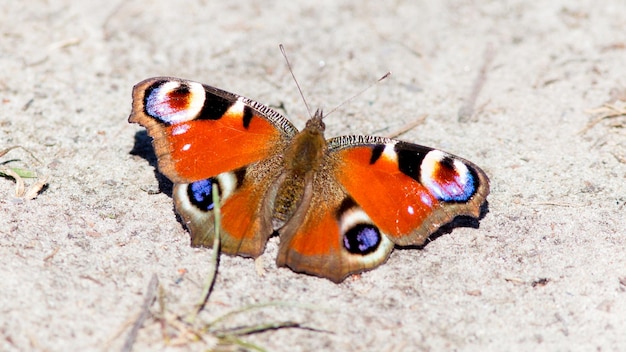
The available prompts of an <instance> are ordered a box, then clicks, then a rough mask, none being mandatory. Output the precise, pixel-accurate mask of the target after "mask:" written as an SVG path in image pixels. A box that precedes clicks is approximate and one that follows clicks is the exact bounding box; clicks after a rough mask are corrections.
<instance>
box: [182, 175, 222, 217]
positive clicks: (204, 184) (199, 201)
mask: <svg viewBox="0 0 626 352" xmlns="http://www.w3.org/2000/svg"><path fill="white" fill-rule="evenodd" d="M214 182H217V180H216V179H214V178H208V179H206V180H201V181H196V182H193V183H190V184H189V185H188V186H187V196H188V197H189V201H190V202H191V204H193V205H194V206H195V207H197V208H198V209H200V210H202V211H209V210H213V207H214V204H213V183H214ZM218 186H219V183H218ZM218 188H219V187H218Z"/></svg>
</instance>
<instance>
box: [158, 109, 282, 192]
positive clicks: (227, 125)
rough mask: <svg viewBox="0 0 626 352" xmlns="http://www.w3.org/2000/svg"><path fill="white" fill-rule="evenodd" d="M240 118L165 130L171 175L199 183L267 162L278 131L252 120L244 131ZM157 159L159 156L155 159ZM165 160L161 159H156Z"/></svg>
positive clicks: (265, 121)
mask: <svg viewBox="0 0 626 352" xmlns="http://www.w3.org/2000/svg"><path fill="white" fill-rule="evenodd" d="M242 118H243V117H242V114H227V115H224V117H222V118H221V119H219V120H193V121H189V122H183V123H180V124H176V125H173V126H168V127H167V128H166V132H165V135H166V136H169V137H167V140H168V142H169V146H168V150H166V151H164V152H165V153H166V155H171V160H172V162H173V163H174V168H175V172H176V174H177V175H178V176H179V177H182V178H184V179H186V180H201V179H205V178H209V177H212V176H215V175H218V174H220V173H222V172H226V171H230V170H234V169H237V168H240V167H242V166H245V165H248V164H251V163H253V162H256V161H259V160H263V159H265V158H267V157H268V156H269V155H270V153H272V152H273V148H274V147H275V145H276V143H277V141H279V139H280V131H279V130H278V129H276V127H274V126H273V125H272V124H271V123H270V122H269V121H267V120H265V119H262V118H260V117H258V116H253V117H252V119H251V121H250V124H249V126H248V128H245V127H244V126H243V120H242ZM159 158H161V155H159ZM160 160H165V159H160Z"/></svg>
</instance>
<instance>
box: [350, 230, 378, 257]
mask: <svg viewBox="0 0 626 352" xmlns="http://www.w3.org/2000/svg"><path fill="white" fill-rule="evenodd" d="M380 242H381V236H380V232H379V231H378V228H377V227H376V226H373V225H369V224H357V225H356V226H354V227H352V228H351V229H350V230H348V231H347V232H346V233H345V234H344V236H343V246H344V247H345V248H346V249H347V250H348V252H350V253H353V254H361V255H366V254H369V253H371V252H373V251H375V250H376V248H378V245H379V244H380Z"/></svg>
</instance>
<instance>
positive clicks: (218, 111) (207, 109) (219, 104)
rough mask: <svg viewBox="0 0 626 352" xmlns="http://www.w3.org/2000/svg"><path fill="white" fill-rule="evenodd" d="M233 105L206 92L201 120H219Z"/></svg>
mask: <svg viewBox="0 0 626 352" xmlns="http://www.w3.org/2000/svg"><path fill="white" fill-rule="evenodd" d="M231 105H233V103H232V102H231V101H229V100H228V99H224V98H222V97H219V96H217V95H215V94H211V93H209V92H206V98H205V99H204V106H203V107H202V111H201V112H200V116H199V117H198V118H199V119H201V120H219V119H220V118H222V116H223V115H224V114H225V113H226V111H228V108H230V107H231Z"/></svg>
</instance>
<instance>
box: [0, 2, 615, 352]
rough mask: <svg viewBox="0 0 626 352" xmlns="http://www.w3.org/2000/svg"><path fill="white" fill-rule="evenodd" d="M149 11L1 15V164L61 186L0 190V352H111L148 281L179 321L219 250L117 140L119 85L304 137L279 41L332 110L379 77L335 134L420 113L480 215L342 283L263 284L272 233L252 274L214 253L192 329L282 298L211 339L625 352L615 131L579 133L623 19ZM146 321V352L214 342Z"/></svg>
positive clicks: (130, 131) (131, 141) (372, 8)
mask: <svg viewBox="0 0 626 352" xmlns="http://www.w3.org/2000/svg"><path fill="white" fill-rule="evenodd" d="M379 3H380V4H379ZM147 4H148V3H147V2H140V1H118V2H116V3H114V2H104V1H101V2H96V1H93V2H87V1H85V2H77V1H76V2H72V1H69V0H66V1H63V0H50V1H5V2H4V3H3V4H2V5H0V8H1V9H2V11H0V23H1V24H0V28H1V30H2V32H1V35H2V36H1V40H0V93H1V98H2V101H1V103H0V134H1V140H0V141H1V143H0V148H3V147H7V146H12V145H20V146H23V147H25V148H27V149H28V150H30V151H31V152H32V153H33V154H34V155H35V156H36V157H37V158H38V159H40V160H41V161H42V163H41V164H37V162H36V161H35V160H33V159H32V158H31V157H30V156H29V155H28V153H26V152H24V151H21V150H13V151H11V152H10V153H9V154H7V155H5V156H4V157H1V158H0V160H1V161H7V160H12V159H20V160H19V161H14V162H12V163H11V164H10V165H11V166H22V167H28V168H32V169H35V170H37V171H38V172H39V173H40V174H42V175H50V176H51V177H52V178H51V180H50V183H49V186H48V188H47V189H45V191H44V192H43V193H42V194H40V195H39V197H38V198H36V199H34V200H29V201H20V200H18V199H16V198H15V197H14V196H13V193H14V183H13V182H12V180H11V179H5V178H3V179H0V195H1V197H0V217H1V223H0V258H1V259H0V265H1V267H2V273H1V274H0V292H1V294H0V350H3V351H12V350H44V351H66V350H70V349H74V350H83V351H86V350H96V351H98V350H120V348H121V347H122V344H123V343H124V339H125V338H126V336H127V334H128V331H129V330H130V326H129V324H128V322H129V321H132V320H133V319H135V318H136V317H137V314H138V313H139V312H140V305H141V303H142V301H143V295H144V294H145V292H146V290H147V287H148V282H149V280H150V278H151V276H152V275H153V274H156V275H157V277H158V278H159V280H160V283H161V286H162V288H163V289H164V292H165V298H166V299H165V300H166V302H167V309H168V310H169V311H171V312H174V313H177V314H181V315H182V314H184V313H186V312H188V311H190V309H191V308H192V307H193V304H194V303H195V302H196V300H197V299H198V297H199V295H200V289H201V283H202V282H203V280H204V279H205V278H206V277H207V275H208V272H209V270H210V265H209V264H208V263H209V258H210V255H211V251H210V250H207V249H192V248H190V247H189V235H188V233H187V232H186V230H185V229H184V228H183V226H182V225H181V223H180V221H179V220H178V219H177V217H176V215H175V213H174V210H173V206H172V201H171V184H170V183H168V181H167V180H165V179H164V178H163V176H161V175H160V174H158V172H157V171H156V169H155V164H154V155H153V154H152V151H151V146H150V144H149V140H148V139H147V137H146V135H145V132H143V129H142V128H141V127H140V126H137V125H129V124H128V123H127V117H128V114H129V112H130V103H131V96H130V93H131V88H132V86H133V85H134V84H135V83H136V82H138V81H140V80H142V79H144V78H147V77H151V76H156V75H172V76H179V77H185V78H189V79H194V80H197V81H201V82H205V83H207V84H211V85H214V86H217V87H221V88H223V89H226V90H229V91H232V92H236V93H239V94H242V95H245V96H248V97H251V98H253V99H256V100H258V101H261V102H265V103H266V104H269V105H271V106H276V107H278V106H280V107H283V110H281V111H283V112H284V113H285V115H286V116H288V117H289V118H290V119H292V121H294V123H295V124H296V125H297V126H299V127H302V126H303V124H304V122H305V120H306V118H305V116H306V110H305V108H304V105H303V104H302V102H301V100H300V97H299V95H298V93H297V90H296V88H295V86H294V84H293V81H292V79H291V76H290V75H289V73H288V71H287V70H286V67H285V62H284V60H283V58H282V57H281V54H280V52H279V50H278V44H279V43H284V44H285V46H286V48H287V50H288V53H289V54H290V57H291V61H292V63H293V66H294V70H295V73H296V75H297V77H298V79H299V81H300V83H301V85H302V87H303V90H304V91H305V94H306V96H307V98H308V99H309V101H310V103H311V105H313V106H314V107H317V106H320V107H323V108H325V110H329V109H331V108H332V107H335V106H337V105H338V104H340V103H341V102H343V101H345V100H346V99H347V98H349V97H350V96H352V95H353V94H354V93H356V92H357V91H359V90H361V89H362V88H364V87H366V86H368V85H369V84H371V83H372V82H374V81H375V80H376V79H377V78H378V77H380V76H381V75H383V74H384V73H385V72H387V71H388V70H390V71H392V72H393V75H392V76H391V78H389V79H387V80H386V81H384V83H382V84H379V85H377V86H376V87H374V88H373V89H371V90H369V91H367V92H366V93H365V94H363V95H361V96H359V97H358V98H356V99H354V100H353V101H351V102H350V103H349V104H347V105H346V106H345V107H344V108H342V109H341V110H340V111H338V112H336V113H334V114H333V115H331V117H330V118H329V119H328V120H327V127H328V128H327V136H335V135H340V134H346V133H368V134H372V133H375V134H388V133H390V132H392V131H395V130H397V129H399V128H401V127H402V126H404V125H406V124H407V123H409V122H411V121H414V120H415V119H416V118H418V117H419V116H421V115H422V114H428V117H427V118H426V120H425V121H424V122H423V123H422V124H420V125H418V126H417V127H415V128H413V129H411V130H410V131H409V132H407V133H406V134H404V135H403V136H402V139H405V140H408V141H411V142H414V143H419V144H424V145H428V146H433V147H438V148H441V149H444V150H447V151H449V152H452V153H454V154H457V155H459V156H462V157H465V158H467V159H470V160H472V161H474V162H475V163H477V164H478V165H480V166H481V167H482V168H483V169H484V170H485V171H486V172H487V173H488V175H489V176H490V178H491V181H492V193H491V195H490V196H489V206H488V212H487V213H486V215H485V217H484V218H483V219H482V220H481V221H480V226H478V227H477V228H476V227H475V226H474V227H472V226H469V227H468V226H459V227H456V228H454V229H453V230H452V231H446V232H445V233H443V234H441V236H438V237H437V238H436V239H435V240H433V241H431V242H430V243H429V244H428V245H426V246H425V248H423V249H403V250H396V251H395V252H394V253H393V254H392V255H391V257H390V258H389V260H388V261H387V263H386V264H385V265H383V266H381V267H380V268H378V269H376V270H374V271H371V272H368V273H364V274H362V275H360V276H357V277H352V278H349V279H348V280H346V281H345V282H344V283H342V284H339V285H337V284H334V283H332V282H330V281H328V280H324V279H319V278H315V277H310V276H306V275H299V274H295V273H293V272H291V271H290V270H288V269H285V268H276V266H275V264H274V258H275V255H276V251H277V239H276V238H274V239H272V240H271V241H270V243H269V245H268V248H267V250H266V253H265V254H264V255H263V256H262V257H261V259H260V260H259V261H257V262H255V261H253V260H251V259H245V258H234V257H226V256H223V257H222V259H221V262H220V266H219V276H218V278H217V282H216V285H215V291H214V293H213V296H212V297H211V300H210V301H209V304H208V308H207V310H206V311H205V312H204V313H203V314H202V315H201V316H200V318H201V319H202V320H203V321H210V320H212V319H215V318H217V317H219V316H221V315H223V314H225V313H227V312H229V311H233V310H236V309H238V308H241V307H244V306H247V305H251V304H258V303H267V302H273V301H281V302H288V303H289V304H291V305H288V306H282V307H273V308H266V309H259V310H254V311H249V312H246V313H243V314H242V315H239V316H236V317H235V318H233V319H231V320H228V321H226V322H225V325H226V326H238V325H242V324H247V325H253V324H260V323H272V322H280V321H294V322H298V323H300V324H302V325H303V326H307V327H311V328H314V329H318V330H322V331H317V330H306V329H282V330H276V331H269V332H264V333H261V334H256V335H253V336H249V337H246V338H245V339H246V340H247V341H250V342H253V343H255V344H257V345H259V346H262V347H264V348H267V349H268V350H273V351H314V350H335V351H347V350H351V351H414V350H503V349H505V350H524V351H528V350H551V351H569V350H581V351H582V350H584V351H590V350H598V351H616V350H626V234H625V232H626V217H625V216H624V214H625V213H626V209H625V207H624V203H625V202H626V132H625V131H626V129H625V128H624V126H625V124H626V117H624V116H623V115H622V116H618V117H608V118H605V119H602V120H601V121H600V122H599V123H597V124H595V125H594V126H592V127H591V128H589V129H586V130H585V131H583V130H584V129H585V127H586V126H588V124H589V123H590V122H591V121H593V120H594V118H596V117H597V116H598V114H600V113H601V111H596V112H597V114H593V113H592V112H590V111H589V110H592V109H596V108H599V107H602V106H603V104H607V103H608V104H613V106H614V107H615V108H616V109H618V110H619V108H620V106H621V109H623V108H624V102H623V101H624V100H626V93H625V91H624V88H625V87H626V65H624V62H625V61H624V59H625V57H626V56H625V55H626V37H625V36H624V33H626V22H625V21H624V18H626V5H624V2H623V1H621V0H615V1H600V2H597V1H577V2H572V1H565V0H558V1H552V2H539V1H535V2H529V1H514V0H509V1H478V2H475V1H394V2H392V3H390V4H387V5H383V4H382V2H376V4H374V2H372V3H371V4H365V3H364V2H362V1H334V0H328V1H325V0H323V1H321V2H319V1H318V2H315V4H313V2H311V3H310V4H308V5H303V4H296V3H295V2H294V1H275V2H273V3H270V2H267V1H255V2H248V1H237V2H217V1H212V2H211V1H206V0H205V1H202V0H189V1H179V2H176V4H174V2H172V1H153V2H150V5H147ZM481 72H482V74H481ZM476 88H478V89H476ZM474 96H475V97H474ZM464 106H473V107H474V111H473V114H472V115H471V116H469V118H467V117H466V118H461V119H459V115H458V112H459V109H461V108H462V107H464ZM617 114H618V115H619V113H617ZM581 131H582V132H581ZM32 182H33V181H32V180H29V181H27V183H28V184H32ZM391 186H392V185H390V187H391ZM311 306H314V307H315V308H314V309H311V308H310V307H311ZM158 307H159V305H158V304H155V305H154V306H153V307H152V312H158V310H159V308H158ZM144 325H145V326H144V328H143V329H142V330H140V331H139V335H138V337H137V341H136V343H135V350H137V351H143V350H161V349H171V350H204V349H205V348H207V346H208V345H207V344H205V343H203V342H184V341H183V342H182V345H181V346H179V347H174V346H172V345H168V344H167V343H166V340H165V339H164V338H163V336H162V335H161V325H159V323H158V322H156V321H155V320H154V319H151V318H150V319H148V320H147V321H146V322H145V324H144ZM168 331H169V332H172V331H173V330H171V329H168ZM206 339H207V341H208V342H207V343H210V342H211V341H210V340H211V339H209V338H208V337H206Z"/></svg>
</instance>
